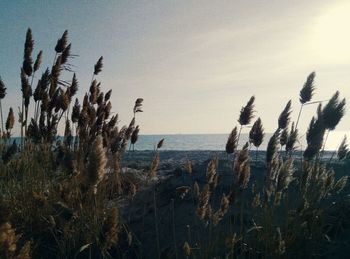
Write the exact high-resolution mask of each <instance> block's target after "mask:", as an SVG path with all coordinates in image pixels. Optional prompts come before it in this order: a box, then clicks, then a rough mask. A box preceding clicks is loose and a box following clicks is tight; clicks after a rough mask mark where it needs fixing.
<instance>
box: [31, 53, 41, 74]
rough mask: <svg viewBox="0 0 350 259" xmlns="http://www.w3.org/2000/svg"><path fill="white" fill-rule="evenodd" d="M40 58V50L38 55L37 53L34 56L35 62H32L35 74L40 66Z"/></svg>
mask: <svg viewBox="0 0 350 259" xmlns="http://www.w3.org/2000/svg"><path fill="white" fill-rule="evenodd" d="M42 56H43V51H42V50H40V51H39V53H38V55H37V56H36V60H35V62H34V66H33V68H34V72H36V71H38V70H39V68H40V65H41V59H42Z"/></svg>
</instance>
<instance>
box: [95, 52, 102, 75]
mask: <svg viewBox="0 0 350 259" xmlns="http://www.w3.org/2000/svg"><path fill="white" fill-rule="evenodd" d="M102 67H103V57H102V56H101V57H100V58H99V59H98V60H97V63H96V64H95V67H94V75H98V73H100V72H101V71H102Z"/></svg>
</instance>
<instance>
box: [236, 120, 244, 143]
mask: <svg viewBox="0 0 350 259" xmlns="http://www.w3.org/2000/svg"><path fill="white" fill-rule="evenodd" d="M242 128H243V125H241V126H240V128H239V132H238V137H237V146H238V145H239V138H240V137H241V132H242Z"/></svg>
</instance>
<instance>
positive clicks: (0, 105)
mask: <svg viewBox="0 0 350 259" xmlns="http://www.w3.org/2000/svg"><path fill="white" fill-rule="evenodd" d="M0 114H1V132H2V133H3V132H4V120H3V117H2V104H1V99H0Z"/></svg>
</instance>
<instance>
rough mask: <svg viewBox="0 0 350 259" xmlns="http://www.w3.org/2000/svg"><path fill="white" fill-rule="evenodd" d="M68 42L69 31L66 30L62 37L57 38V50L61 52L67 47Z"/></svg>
mask: <svg viewBox="0 0 350 259" xmlns="http://www.w3.org/2000/svg"><path fill="white" fill-rule="evenodd" d="M67 42H68V31H67V30H65V31H64V32H63V34H62V37H61V38H60V39H58V40H57V44H56V47H55V51H56V52H57V53H61V52H62V51H63V50H64V49H65V48H66V47H67Z"/></svg>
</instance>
